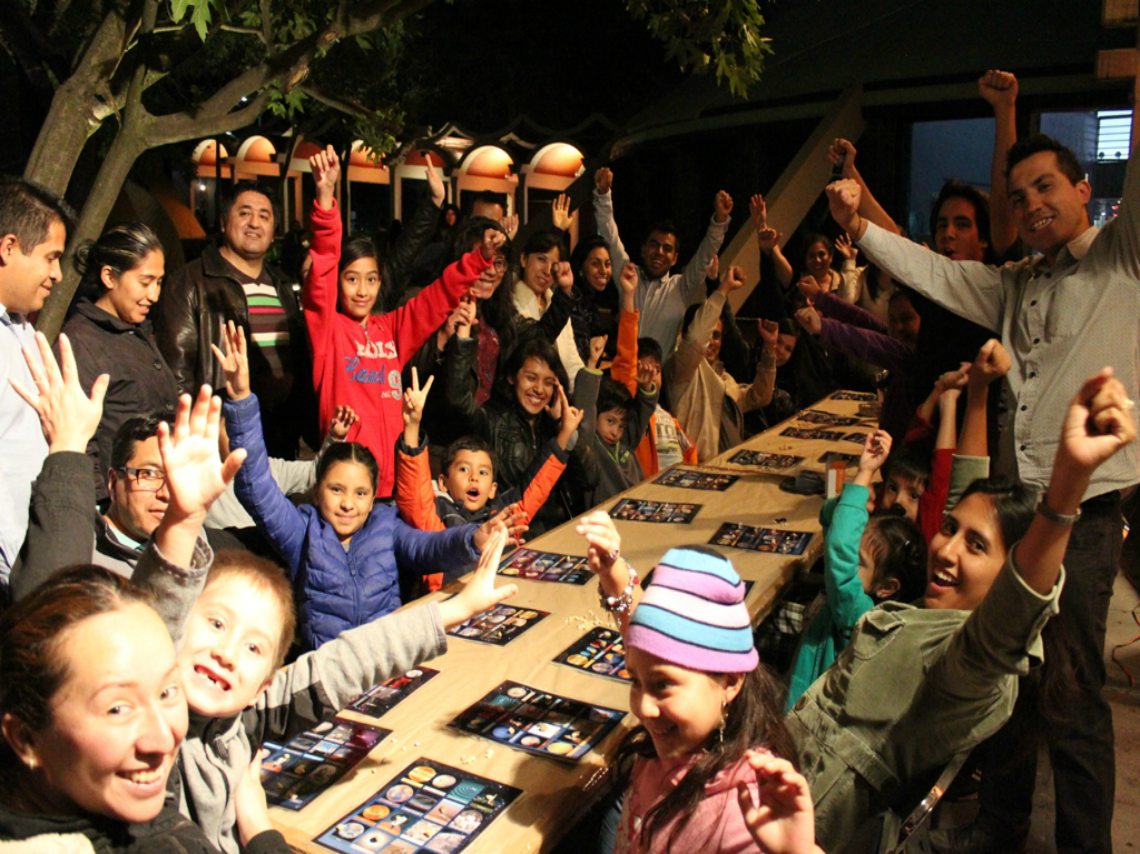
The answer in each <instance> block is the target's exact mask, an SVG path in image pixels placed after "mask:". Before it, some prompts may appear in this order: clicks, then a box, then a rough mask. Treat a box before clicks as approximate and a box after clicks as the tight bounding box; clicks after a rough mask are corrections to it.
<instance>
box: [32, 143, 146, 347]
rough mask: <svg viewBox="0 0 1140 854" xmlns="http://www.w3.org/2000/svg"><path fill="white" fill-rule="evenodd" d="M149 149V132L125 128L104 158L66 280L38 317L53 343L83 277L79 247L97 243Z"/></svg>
mask: <svg viewBox="0 0 1140 854" xmlns="http://www.w3.org/2000/svg"><path fill="white" fill-rule="evenodd" d="M147 147H148V146H147V144H146V132H145V130H144V129H143V128H139V127H130V126H126V127H123V128H121V129H120V130H119V133H118V135H116V137H115V141H114V142H113V143H111V149H110V151H108V152H107V156H106V157H105V158H104V159H103V165H102V166H100V167H99V174H98V175H97V176H96V178H95V183H94V185H93V186H92V187H91V195H89V196H88V197H87V203H86V204H85V205H84V206H83V212H82V213H81V214H80V215H79V222H78V223H77V224H76V227H75V231H74V233H72V234H69V235H68V240H67V246H68V249H67V252H66V253H65V254H64V256H63V259H62V260H61V261H60V266H61V267H62V268H63V281H62V282H60V283H59V284H58V285H56V286H55V287H54V288H52V292H51V296H49V297H48V300H47V302H46V303H45V305H44V307H43V309H42V310H41V311H40V313H39V316H38V317H37V318H36V328H37V329H38V330H40V331H41V332H43V333H44V335H46V336H47V337H48V340H49V341H52V342H54V341H55V338H56V336H57V335H58V334H59V330H60V327H61V326H63V321H64V319H65V318H66V317H67V309H68V306H70V305H71V299H72V297H73V296H74V295H75V290H76V288H77V287H79V274H78V273H76V272H75V268H74V266H73V265H72V258H73V257H74V255H75V250H76V248H77V247H78V246H80V245H82V244H83V243H84V241H87V240H94V239H95V238H97V237H98V236H99V235H100V234H101V233H102V231H103V225H104V223H106V221H107V216H108V215H109V214H110V213H111V209H112V208H113V207H114V206H115V201H116V200H117V199H118V197H119V192H120V191H121V190H122V188H123V184H124V183H125V182H126V180H127V175H128V174H129V173H130V171H131V167H132V166H134V164H135V160H137V159H138V157H139V155H140V154H142V153H143V152H144V151H146V149H147Z"/></svg>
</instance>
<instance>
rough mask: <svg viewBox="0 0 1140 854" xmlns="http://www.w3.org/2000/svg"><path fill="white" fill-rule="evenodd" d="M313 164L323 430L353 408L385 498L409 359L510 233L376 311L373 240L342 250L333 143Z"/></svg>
mask: <svg viewBox="0 0 1140 854" xmlns="http://www.w3.org/2000/svg"><path fill="white" fill-rule="evenodd" d="M309 165H310V166H311V168H312V170H313V180H314V181H315V183H316V187H317V195H316V199H315V201H314V205H313V216H312V225H313V249H312V252H311V257H312V261H313V264H312V267H311V269H310V270H309V275H308V277H307V278H306V279H305V290H304V295H303V296H304V306H305V323H306V325H307V326H308V329H309V340H310V342H311V344H312V347H313V383H314V384H315V386H316V388H317V397H318V402H319V405H320V422H321V430H322V431H323V432H325V431H327V430H328V427H329V424H330V423H331V422H332V420H333V417H334V416H335V414H336V408H337V406H339V405H348V406H351V407H352V408H353V409H355V410H356V413H357V415H359V416H360V418H359V420H358V421H357V422H356V425H355V427H354V428H353V429H352V430H350V431H349V435H348V438H349V440H350V441H354V442H359V443H361V444H362V445H364V446H365V447H366V448H368V450H370V451H371V452H372V454H373V455H374V456H375V458H376V459H377V460H378V461H379V464H380V465H379V470H378V478H377V482H376V494H377V495H378V496H380V497H381V498H384V497H387V496H389V495H391V494H392V485H393V483H394V482H395V472H394V466H393V459H394V458H393V451H392V449H393V448H394V447H395V444H396V440H397V439H398V438H399V435H400V432H401V431H402V430H403V426H404V424H403V419H402V417H401V414H400V413H401V410H402V407H403V404H402V400H403V385H402V383H401V380H400V373H401V371H402V370H403V367H404V363H405V362H407V361H408V359H410V358H411V356H412V355H413V354H414V353H415V352H416V350H418V349H419V347H420V345H422V344H423V343H424V341H426V340H427V338H428V336H430V335H431V334H432V333H433V332H434V331H435V330H436V329H438V328H439V326H440V325H441V324H442V323H443V322H444V320H446V319H447V316H448V314H449V313H450V312H451V311H452V310H453V309H454V308H455V307H456V305H458V303H459V299H460V297H462V296H463V295H464V294H465V293H467V291H468V289H469V288H470V286H471V285H472V283H474V282H475V281H476V280H477V279H478V278H479V275H480V274H481V273H482V272H483V271H484V270H485V269H487V267H489V266H490V265H491V263H492V259H493V257H494V255H495V250H496V248H497V247H498V246H499V245H500V244H502V242H503V240H504V235H503V233H502V232H501V231H498V230H496V229H490V228H489V229H487V230H486V232H485V233H484V236H483V241H482V242H481V244H480V245H479V246H477V247H475V248H474V249H473V250H472V251H470V252H468V253H467V254H466V255H464V256H463V257H461V258H460V259H459V260H458V261H457V262H456V263H454V264H452V265H451V266H449V267H448V268H447V269H446V270H444V271H443V276H442V277H441V278H440V279H439V280H437V281H436V282H434V283H432V284H431V285H429V286H428V287H426V288H424V289H423V291H421V292H420V293H419V294H418V295H416V296H415V297H412V299H410V300H408V302H407V303H405V304H404V305H403V306H401V307H400V308H398V309H396V310H395V311H391V312H388V313H387V314H373V313H372V311H373V308H374V307H375V306H376V304H377V301H378V299H379V296H380V288H381V285H382V282H381V281H380V267H379V264H378V261H377V257H376V256H377V253H376V246H375V244H373V242H372V241H371V240H370V239H368V238H353V239H351V240H349V241H348V243H347V244H345V245H344V247H343V251H342V247H341V222H340V211H339V210H338V209H337V206H336V200H335V199H334V198H333V192H334V190H335V189H336V185H337V181H338V180H339V178H340V161H339V159H338V158H337V155H336V152H335V151H333V149H332V146H329V147H328V149H326V150H325V151H323V152H321V153H320V154H317V155H314V156H313V157H311V158H310V159H309Z"/></svg>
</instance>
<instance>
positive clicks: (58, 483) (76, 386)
mask: <svg viewBox="0 0 1140 854" xmlns="http://www.w3.org/2000/svg"><path fill="white" fill-rule="evenodd" d="M35 344H36V349H37V350H38V351H39V358H37V357H36V356H35V355H33V353H32V351H31V348H30V347H29V346H28V345H27V344H25V345H24V352H23V356H24V361H25V362H26V363H27V365H28V370H29V371H30V372H31V375H32V381H33V382H34V383H35V386H36V387H35V388H34V389H29V388H25V387H24V386H22V385H21V384H20V383H19V382H18V381H17V380H15V379H9V382H10V383H11V384H12V388H13V390H14V391H15V392H16V393H17V394H18V395H19V396H20V397H22V398H23V399H24V400H25V401H26V402H27V404H28V405H29V406H31V407H32V408H33V409H34V410H35V411H36V414H37V415H39V417H40V426H41V428H42V429H43V433H44V438H45V439H46V440H47V443H48V455H47V457H46V458H45V459H44V463H43V468H42V469H41V470H40V474H39V477H37V478H36V482H35V483H34V484H33V485H32V499H31V508H30V513H29V517H28V535H27V538H26V539H25V540H24V547H23V549H22V550H21V552H20V556H19V558H18V559H17V561H16V563H15V565H14V566H13V567H12V575H11V578H10V579H9V583H10V584H11V592H12V599H13V600H18V599H21V598H23V597H24V596H26V595H27V594H28V593H30V592H32V591H33V590H35V589H36V588H37V587H39V586H40V584H42V583H43V582H44V581H46V580H47V579H48V578H49V577H50V576H51V575H52V574H53V573H54V572H55V571H56V570H58V569H61V568H63V567H65V566H69V565H72V564H77V563H88V562H90V560H91V551H92V546H93V544H94V542H95V513H96V510H95V482H94V480H93V479H92V472H91V461H90V458H89V457H88V456H87V454H86V450H87V443H88V442H89V441H90V440H91V437H92V436H94V435H95V431H96V429H98V427H99V420H100V419H101V418H102V416H103V397H104V395H105V394H106V392H107V384H108V382H109V380H110V378H109V377H108V376H107V375H106V374H103V375H101V376H99V377H97V378H96V379H95V382H94V383H93V384H92V386H91V394H90V395H88V394H86V393H84V391H83V387H82V385H81V383H80V381H79V372H78V371H77V370H76V366H75V356H74V354H73V353H72V350H71V343H70V342H69V341H68V338H67V335H65V334H60V336H59V355H60V360H59V362H58V363H57V362H56V359H55V356H54V355H53V354H52V351H51V347H50V345H49V344H48V341H47V338H46V337H44V334H43V333H42V332H37V333H36V339H35ZM41 364H42V367H41Z"/></svg>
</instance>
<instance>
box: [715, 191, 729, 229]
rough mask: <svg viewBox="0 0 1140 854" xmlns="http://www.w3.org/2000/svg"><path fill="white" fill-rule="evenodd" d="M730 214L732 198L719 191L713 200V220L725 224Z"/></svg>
mask: <svg viewBox="0 0 1140 854" xmlns="http://www.w3.org/2000/svg"><path fill="white" fill-rule="evenodd" d="M731 213H732V196H730V195H729V194H728V193H727V192H725V191H724V190H720V191H718V192H717V194H716V198H714V199H713V219H715V220H716V221H717V222H727V221H728V217H729V214H731Z"/></svg>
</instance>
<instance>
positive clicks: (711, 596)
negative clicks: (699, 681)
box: [626, 547, 760, 673]
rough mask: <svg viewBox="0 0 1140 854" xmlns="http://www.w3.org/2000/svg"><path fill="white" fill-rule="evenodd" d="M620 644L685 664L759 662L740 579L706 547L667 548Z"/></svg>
mask: <svg viewBox="0 0 1140 854" xmlns="http://www.w3.org/2000/svg"><path fill="white" fill-rule="evenodd" d="M626 646H628V647H631V648H632V647H636V648H637V649H640V650H642V651H643V652H648V653H649V654H650V655H655V656H657V657H658V658H661V659H664V660H665V661H668V662H669V663H670V664H678V665H680V666H681V667H687V668H689V669H690V670H703V671H705V672H707V673H747V672H749V671H751V670H753V669H755V667H756V665H757V664H758V663H759V662H760V657H759V656H758V655H757V654H756V647H754V646H753V645H752V621H751V620H750V619H749V617H748V609H747V608H746V607H744V582H743V581H741V580H740V576H739V575H737V574H736V570H735V569H733V568H732V564H731V563H730V562H729V561H728V559H727V558H725V557H722V556H721V555H719V554H717V553H716V552H714V551H712V550H711V549H703V548H694V547H686V548H677V549H669V551H668V552H666V553H665V557H663V558H662V559H661V562H660V563H659V564H657V566H656V567H654V569H653V575H652V577H651V578H650V580H649V586H648V587H647V588H646V589H645V593H644V594H643V595H642V597H641V602H640V603H638V606H637V608H635V609H634V611H633V616H632V617H630V620H629V632H628V637H627V638H626Z"/></svg>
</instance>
